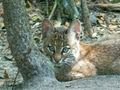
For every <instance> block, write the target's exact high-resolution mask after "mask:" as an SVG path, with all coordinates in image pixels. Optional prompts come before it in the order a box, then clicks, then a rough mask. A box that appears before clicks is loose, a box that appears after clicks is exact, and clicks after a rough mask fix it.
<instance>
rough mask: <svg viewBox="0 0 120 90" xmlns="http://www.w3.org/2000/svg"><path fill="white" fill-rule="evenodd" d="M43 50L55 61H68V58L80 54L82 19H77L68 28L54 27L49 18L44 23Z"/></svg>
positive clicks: (76, 56)
mask: <svg viewBox="0 0 120 90" xmlns="http://www.w3.org/2000/svg"><path fill="white" fill-rule="evenodd" d="M42 30H43V31H42V32H43V52H44V53H45V54H46V55H47V56H48V57H50V58H51V61H52V62H53V63H57V64H58V63H62V62H66V60H67V58H70V56H74V57H75V58H76V59H77V58H78V56H79V55H80V54H79V50H80V49H79V42H80V40H79V38H80V21H79V20H75V21H73V22H72V24H71V25H70V27H69V28H68V29H67V30H66V29H64V28H63V27H58V28H54V27H53V25H52V24H51V22H50V21H49V20H44V21H43V23H42Z"/></svg>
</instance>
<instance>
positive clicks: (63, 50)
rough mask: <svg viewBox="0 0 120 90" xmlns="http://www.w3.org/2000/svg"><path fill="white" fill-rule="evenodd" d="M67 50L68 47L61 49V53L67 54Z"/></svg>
mask: <svg viewBox="0 0 120 90" xmlns="http://www.w3.org/2000/svg"><path fill="white" fill-rule="evenodd" d="M69 50H70V48H69V47H64V48H63V49H62V53H67V52H68V51H69Z"/></svg>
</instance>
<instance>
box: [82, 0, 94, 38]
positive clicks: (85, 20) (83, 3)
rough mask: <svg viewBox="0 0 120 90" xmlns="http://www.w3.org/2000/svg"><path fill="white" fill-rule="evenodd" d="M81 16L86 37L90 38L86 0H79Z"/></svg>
mask: <svg viewBox="0 0 120 90" xmlns="http://www.w3.org/2000/svg"><path fill="white" fill-rule="evenodd" d="M81 8H82V17H83V22H84V33H85V37H86V38H91V36H92V32H91V22H90V15H89V10H88V7H87V3H86V0H81Z"/></svg>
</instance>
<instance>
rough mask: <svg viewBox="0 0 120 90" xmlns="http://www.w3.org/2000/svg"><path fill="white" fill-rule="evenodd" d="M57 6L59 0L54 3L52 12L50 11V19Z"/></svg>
mask: <svg viewBox="0 0 120 90" xmlns="http://www.w3.org/2000/svg"><path fill="white" fill-rule="evenodd" d="M56 7H57V0H55V4H54V6H53V9H52V11H51V13H50V16H49V17H48V19H49V20H50V19H51V17H52V16H53V13H54V11H55V9H56Z"/></svg>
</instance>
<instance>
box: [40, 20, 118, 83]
mask: <svg viewBox="0 0 120 90" xmlns="http://www.w3.org/2000/svg"><path fill="white" fill-rule="evenodd" d="M42 30H43V52H44V53H45V55H46V56H48V57H49V58H50V59H51V62H52V63H53V64H54V67H55V76H56V78H57V79H58V80H59V81H67V80H73V79H78V78H82V77H88V76H94V75H96V74H120V39H110V40H105V41H101V42H97V43H93V44H86V43H82V42H80V30H81V25H80V21H79V20H74V21H73V22H72V24H71V25H70V27H69V29H68V30H66V29H64V28H63V27H58V28H54V27H53V25H52V24H51V22H50V21H49V20H44V21H43V23H42Z"/></svg>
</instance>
